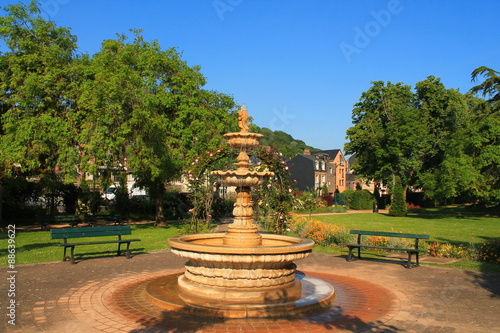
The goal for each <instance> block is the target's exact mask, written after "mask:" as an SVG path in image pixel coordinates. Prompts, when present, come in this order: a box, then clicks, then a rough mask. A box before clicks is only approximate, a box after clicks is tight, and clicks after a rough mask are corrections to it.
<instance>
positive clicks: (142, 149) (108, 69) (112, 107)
mask: <svg viewBox="0 0 500 333" xmlns="http://www.w3.org/2000/svg"><path fill="white" fill-rule="evenodd" d="M199 70H200V68H199V67H196V66H195V67H189V66H188V65H187V64H186V62H185V61H183V60H182V59H181V56H180V53H178V52H177V51H176V49H174V48H170V49H168V50H162V49H161V48H160V45H159V44H158V42H157V41H153V42H147V41H145V40H144V39H143V37H142V36H141V32H140V31H135V37H134V39H133V40H129V39H128V38H127V37H126V36H124V35H120V36H118V38H117V39H111V40H106V41H104V42H103V44H102V47H101V50H100V51H99V52H98V53H97V54H95V55H94V56H93V57H92V59H91V60H90V63H89V65H88V66H86V68H85V75H86V77H87V80H86V81H85V83H84V84H83V85H81V91H80V97H79V99H78V108H79V112H80V113H81V114H82V118H83V119H84V124H83V125H82V127H81V137H80V142H81V143H82V147H83V148H82V149H83V152H84V154H85V156H88V158H87V159H86V161H85V163H82V167H84V168H86V169H88V170H89V171H90V172H96V171H97V168H99V167H101V168H102V167H103V166H105V167H108V168H110V169H113V168H127V169H129V170H131V171H132V173H133V175H134V176H135V178H136V180H137V183H138V184H139V185H140V186H143V187H146V188H148V189H149V190H150V191H151V193H154V194H155V198H156V207H157V210H156V221H157V222H159V221H161V220H162V219H163V212H162V201H163V200H162V199H163V194H164V189H165V183H166V182H169V181H172V180H174V179H178V178H179V177H180V175H181V171H182V170H183V169H184V168H185V166H186V163H187V162H188V161H189V160H191V159H192V158H194V157H193V156H196V155H197V154H199V153H201V152H202V151H204V150H206V149H209V148H212V147H214V146H216V145H218V144H219V143H220V141H221V139H222V136H221V132H222V131H223V130H225V129H226V128H227V126H228V124H230V123H231V120H232V119H233V118H234V117H231V116H230V114H229V112H228V110H229V109H230V108H232V106H233V101H232V99H231V98H230V97H228V96H227V95H224V94H220V93H217V92H211V91H207V90H203V89H202V86H203V85H204V84H205V78H204V77H203V75H202V74H201V73H200V71H199ZM233 123H234V120H233Z"/></svg>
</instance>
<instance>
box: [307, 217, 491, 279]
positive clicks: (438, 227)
mask: <svg viewBox="0 0 500 333" xmlns="http://www.w3.org/2000/svg"><path fill="white" fill-rule="evenodd" d="M314 218H315V219H317V220H319V221H321V222H323V223H330V224H335V225H338V226H343V227H345V228H347V229H359V230H372V231H390V232H391V231H393V232H404V233H416V234H427V235H430V239H429V241H428V242H430V243H432V242H435V241H437V242H440V243H450V244H453V245H456V246H459V245H466V244H469V243H476V244H483V243H485V242H487V241H489V240H492V239H495V238H496V239H500V218H498V217H485V216H472V215H456V216H450V215H446V214H409V215H408V216H406V217H394V216H389V215H387V214H375V213H359V214H336V215H318V216H314ZM315 250H316V251H318V252H324V253H332V254H346V253H347V249H341V248H327V247H317V248H315ZM366 253H367V254H369V255H368V256H372V257H377V256H379V257H380V256H383V255H384V254H380V253H374V252H369V251H366ZM446 266H447V267H455V268H462V269H473V270H480V271H490V272H498V273H500V265H494V264H485V263H479V262H475V261H470V260H460V261H458V262H455V263H453V264H447V265H446Z"/></svg>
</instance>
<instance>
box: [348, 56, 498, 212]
mask: <svg viewBox="0 0 500 333" xmlns="http://www.w3.org/2000/svg"><path fill="white" fill-rule="evenodd" d="M479 76H485V77H486V79H485V80H484V81H483V82H482V83H480V84H479V85H478V86H476V87H473V88H472V89H471V93H469V94H466V95H464V94H461V93H460V92H459V91H458V90H454V89H446V88H445V87H444V85H443V83H441V81H440V80H439V79H438V78H435V77H433V76H429V77H428V78H427V79H426V80H424V81H421V82H418V83H417V84H416V86H415V92H412V91H411V87H410V86H403V85H402V84H400V83H398V84H395V85H394V84H392V83H390V82H388V83H387V84H385V83H383V82H380V81H378V82H374V83H373V86H372V87H371V88H370V89H369V90H368V91H366V92H364V93H363V94H362V95H361V98H360V101H359V102H358V103H356V105H355V106H354V109H353V116H352V117H353V123H354V126H353V127H351V128H349V129H348V130H347V136H348V139H349V142H348V143H347V144H346V145H345V150H346V153H347V154H354V153H355V154H356V164H355V165H353V166H352V168H353V169H354V170H355V171H356V173H357V174H359V175H360V176H362V177H365V178H367V179H373V180H375V181H377V182H379V183H383V184H390V183H391V182H392V177H393V176H394V175H399V176H400V177H401V182H402V184H403V187H405V188H406V187H408V186H415V187H417V188H423V189H424V191H425V195H426V197H427V198H428V199H432V200H435V201H438V202H450V201H452V200H461V201H468V202H473V201H480V202H482V203H483V204H488V203H493V202H498V201H499V199H500V180H499V179H500V177H499V176H500V167H499V165H500V157H499V156H500V146H499V145H498V137H499V134H500V116H499V115H500V114H499V113H498V109H499V106H500V102H499V99H500V98H499V93H498V92H499V91H500V85H499V82H500V80H499V76H498V72H496V71H494V70H492V69H490V68H487V67H484V66H483V67H479V68H478V69H476V70H474V72H473V73H472V78H473V80H476V79H477V78H478V77H479ZM476 93H477V94H481V95H482V97H487V98H488V99H487V100H483V99H481V98H477V97H474V96H473V95H472V94H476Z"/></svg>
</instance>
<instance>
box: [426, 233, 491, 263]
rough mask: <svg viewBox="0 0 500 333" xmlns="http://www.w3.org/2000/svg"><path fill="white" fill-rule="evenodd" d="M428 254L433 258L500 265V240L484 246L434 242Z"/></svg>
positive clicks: (489, 242)
mask: <svg viewBox="0 0 500 333" xmlns="http://www.w3.org/2000/svg"><path fill="white" fill-rule="evenodd" d="M428 254H429V255H430V256H433V257H444V258H458V259H467V260H473V261H479V262H485V263H490V264H500V240H499V239H493V240H490V241H488V242H486V243H484V244H482V245H479V244H476V243H472V242H471V243H469V244H468V245H459V246H456V245H452V244H449V243H439V242H434V243H432V244H431V245H430V247H429V250H428Z"/></svg>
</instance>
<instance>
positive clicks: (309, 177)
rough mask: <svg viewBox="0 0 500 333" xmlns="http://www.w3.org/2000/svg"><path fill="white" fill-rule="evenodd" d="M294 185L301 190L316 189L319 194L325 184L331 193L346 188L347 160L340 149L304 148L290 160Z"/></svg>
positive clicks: (289, 167)
mask: <svg viewBox="0 0 500 333" xmlns="http://www.w3.org/2000/svg"><path fill="white" fill-rule="evenodd" d="M287 164H288V170H289V171H290V177H291V181H292V184H294V187H295V188H297V189H298V190H300V191H307V190H310V189H315V190H316V191H317V192H318V194H320V193H321V190H322V188H323V186H324V185H326V187H327V188H328V192H329V193H334V192H335V191H336V190H338V191H339V192H343V191H344V190H345V189H346V167H347V165H346V164H347V163H346V160H345V158H344V156H343V154H342V152H341V151H340V149H331V150H317V151H312V152H311V151H309V150H304V153H303V154H298V155H295V156H294V157H293V158H291V159H290V160H289V161H288V162H287Z"/></svg>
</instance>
